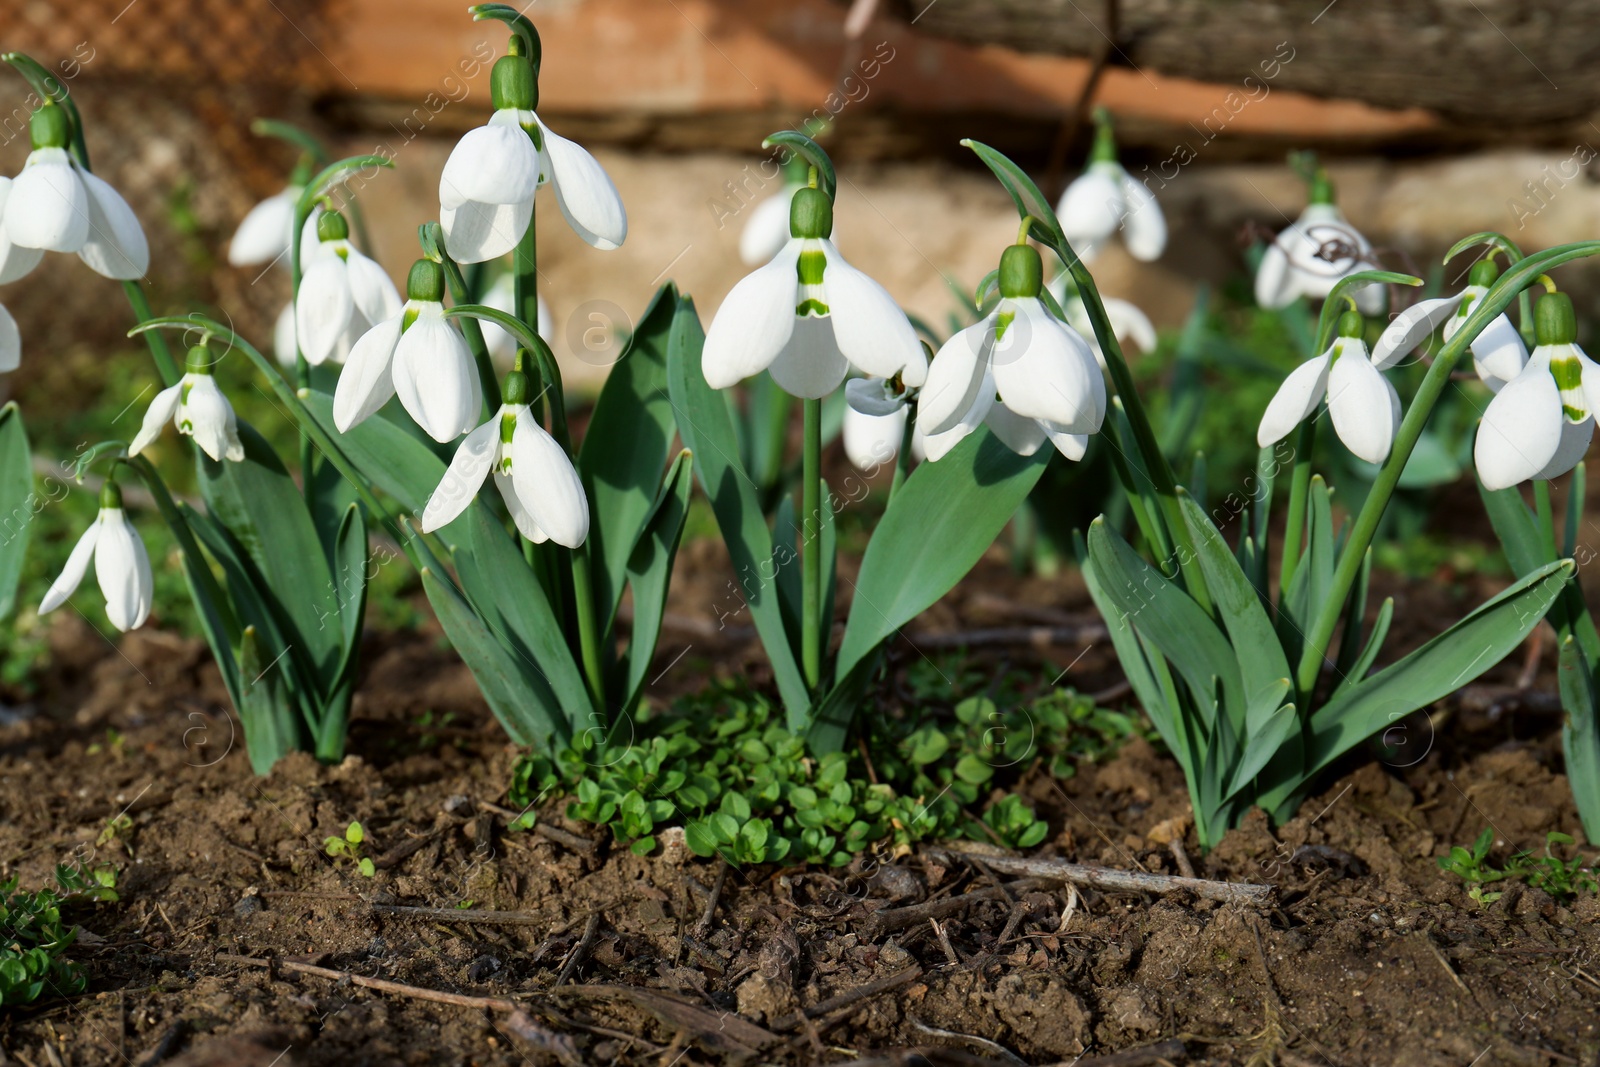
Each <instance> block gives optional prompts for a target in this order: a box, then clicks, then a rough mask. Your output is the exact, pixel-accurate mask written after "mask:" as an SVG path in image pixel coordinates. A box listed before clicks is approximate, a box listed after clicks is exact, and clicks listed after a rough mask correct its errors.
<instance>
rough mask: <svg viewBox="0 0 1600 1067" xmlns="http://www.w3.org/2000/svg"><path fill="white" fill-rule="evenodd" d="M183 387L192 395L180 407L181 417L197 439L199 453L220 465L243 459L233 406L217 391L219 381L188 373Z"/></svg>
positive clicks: (220, 391) (179, 413) (205, 375)
mask: <svg viewBox="0 0 1600 1067" xmlns="http://www.w3.org/2000/svg"><path fill="white" fill-rule="evenodd" d="M184 385H185V387H186V388H187V389H188V394H189V395H188V396H187V397H186V398H183V400H182V402H181V403H180V404H179V406H178V418H179V419H180V420H186V421H187V422H188V423H189V426H190V429H189V430H188V431H187V432H188V433H190V434H192V435H193V436H194V441H195V444H197V445H199V446H200V451H202V452H204V453H205V454H206V455H208V456H210V457H211V458H212V459H213V460H215V461H216V462H218V463H221V462H222V461H223V460H224V459H229V460H233V461H234V462H237V461H239V460H241V459H243V458H244V446H243V445H242V444H241V443H240V441H239V432H238V427H237V423H236V422H235V421H234V418H233V406H232V405H231V404H229V403H228V399H227V397H225V396H223V395H222V390H221V389H219V388H217V380H216V379H215V378H213V377H212V376H211V375H209V374H186V375H184ZM179 429H180V430H181V429H183V427H182V426H180V427H179Z"/></svg>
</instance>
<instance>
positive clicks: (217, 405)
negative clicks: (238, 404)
mask: <svg viewBox="0 0 1600 1067" xmlns="http://www.w3.org/2000/svg"><path fill="white" fill-rule="evenodd" d="M213 363H214V360H213V359H212V356H211V350H210V349H209V348H207V347H206V346H205V345H195V346H194V347H193V348H191V349H189V358H188V360H187V362H186V364H185V372H184V375H183V377H182V378H181V379H179V381H178V384H177V385H173V386H168V387H167V388H166V389H163V390H161V392H159V393H157V394H156V397H155V399H154V400H152V401H150V407H149V408H147V409H146V410H145V413H144V423H143V424H142V425H141V426H140V427H139V432H138V433H137V434H135V435H134V438H133V440H132V441H131V442H129V444H128V455H130V456H137V455H138V454H139V453H140V452H143V451H144V450H145V449H147V448H149V447H150V445H151V444H152V443H154V442H155V439H156V438H157V437H160V436H161V430H162V428H163V427H164V426H166V424H167V423H168V422H171V423H172V424H173V425H174V426H176V427H177V428H178V432H179V433H180V434H185V435H187V436H189V437H193V438H194V443H195V444H197V445H199V446H200V451H202V452H204V453H205V454H206V455H208V456H210V457H211V458H212V459H213V460H215V461H216V462H218V463H220V462H222V461H223V460H224V459H228V460H232V461H234V462H235V463H237V462H239V461H240V460H242V459H244V444H243V443H242V442H240V440H239V420H238V417H237V416H235V415H234V413H233V405H232V404H230V403H228V398H227V397H225V396H223V395H222V390H221V389H218V388H217V380H216V379H215V378H213V377H212V376H211V367H212V365H213Z"/></svg>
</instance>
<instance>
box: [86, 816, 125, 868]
mask: <svg viewBox="0 0 1600 1067" xmlns="http://www.w3.org/2000/svg"><path fill="white" fill-rule="evenodd" d="M132 832H133V816H131V815H129V814H128V813H127V812H123V813H122V814H121V815H113V816H112V817H111V818H109V819H107V820H106V824H105V825H104V826H102V827H101V828H100V836H99V837H97V838H95V839H94V847H95V848H104V847H106V846H107V845H109V844H111V843H112V842H113V841H120V842H121V843H122V848H123V850H124V851H126V852H127V853H128V858H129V859H132V858H133V845H132V844H131V843H129V840H128V838H129V837H130V836H131V834H132Z"/></svg>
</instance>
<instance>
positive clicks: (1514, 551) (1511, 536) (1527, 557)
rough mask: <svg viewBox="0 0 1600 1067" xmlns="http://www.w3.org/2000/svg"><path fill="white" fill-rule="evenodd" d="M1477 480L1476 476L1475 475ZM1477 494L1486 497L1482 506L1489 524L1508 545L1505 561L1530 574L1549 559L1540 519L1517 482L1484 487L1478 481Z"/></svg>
mask: <svg viewBox="0 0 1600 1067" xmlns="http://www.w3.org/2000/svg"><path fill="white" fill-rule="evenodd" d="M1474 481H1477V479H1474ZM1478 495H1479V496H1480V497H1482V498H1483V509H1484V511H1486V512H1488V514H1489V524H1490V525H1491V526H1493V527H1494V534H1495V536H1496V537H1498V538H1499V539H1500V547H1501V548H1503V549H1505V553H1506V562H1508V563H1510V564H1511V570H1512V572H1513V573H1514V574H1517V575H1518V576H1521V575H1524V574H1531V573H1532V572H1533V571H1534V570H1536V569H1537V568H1539V567H1541V566H1543V565H1544V564H1545V563H1547V562H1548V559H1547V556H1548V553H1547V552H1546V549H1545V544H1544V538H1543V537H1541V536H1540V535H1539V520H1538V519H1536V518H1534V515H1533V511H1532V510H1531V509H1530V508H1529V507H1528V505H1527V504H1525V503H1524V502H1523V500H1522V494H1521V492H1520V491H1518V490H1517V488H1516V487H1515V486H1513V487H1511V488H1509V489H1485V488H1484V487H1483V482H1481V481H1478Z"/></svg>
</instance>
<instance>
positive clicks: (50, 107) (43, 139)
mask: <svg viewBox="0 0 1600 1067" xmlns="http://www.w3.org/2000/svg"><path fill="white" fill-rule="evenodd" d="M28 131H29V133H30V134H31V135H32V138H33V147H34V148H35V149H39V148H65V147H67V142H68V141H70V140H72V123H71V122H70V121H69V120H68V119H67V113H66V111H64V110H63V109H62V108H60V107H59V106H57V104H56V102H55V101H54V100H46V101H45V102H44V106H43V107H41V108H39V110H38V111H35V112H34V113H33V118H32V119H31V120H29V123H28Z"/></svg>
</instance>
